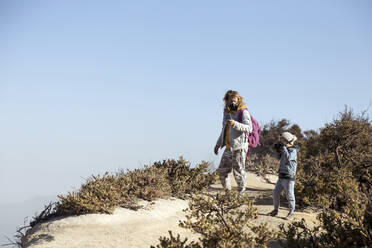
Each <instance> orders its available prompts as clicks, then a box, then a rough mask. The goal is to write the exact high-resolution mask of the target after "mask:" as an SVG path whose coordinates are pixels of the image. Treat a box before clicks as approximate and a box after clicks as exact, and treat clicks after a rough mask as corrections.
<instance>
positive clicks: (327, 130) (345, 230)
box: [284, 109, 372, 247]
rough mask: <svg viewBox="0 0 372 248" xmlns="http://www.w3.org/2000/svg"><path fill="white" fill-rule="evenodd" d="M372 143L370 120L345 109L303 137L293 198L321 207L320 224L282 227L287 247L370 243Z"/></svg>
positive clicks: (294, 224)
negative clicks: (315, 225)
mask: <svg viewBox="0 0 372 248" xmlns="http://www.w3.org/2000/svg"><path fill="white" fill-rule="evenodd" d="M371 144H372V126H371V122H370V120H369V119H368V118H367V117H365V116H364V114H363V113H362V114H360V115H355V114H353V112H352V111H351V110H349V109H345V111H343V112H341V113H340V114H339V117H338V119H335V120H334V121H333V122H331V123H328V124H326V125H325V127H324V128H322V129H321V130H320V132H319V133H309V134H308V136H307V137H306V138H305V139H304V142H303V145H302V152H301V153H300V154H301V155H300V156H299V165H300V166H299V167H298V171H297V180H296V185H295V195H296V200H297V203H298V204H299V205H300V206H301V207H303V206H315V207H320V208H323V209H324V210H323V212H322V213H321V214H320V215H319V220H320V222H321V225H320V226H319V227H316V228H314V229H309V228H308V227H307V226H305V225H304V223H303V222H294V223H293V224H292V225H290V226H289V228H288V229H286V230H285V231H284V233H285V235H286V237H287V239H288V245H289V247H371V246H372V217H371V216H372V204H371V196H372V194H371V191H372V190H371V181H372V179H371V166H372V151H371Z"/></svg>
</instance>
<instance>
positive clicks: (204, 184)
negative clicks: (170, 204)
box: [153, 157, 217, 199]
mask: <svg viewBox="0 0 372 248" xmlns="http://www.w3.org/2000/svg"><path fill="white" fill-rule="evenodd" d="M209 165H210V164H209V163H208V162H205V161H202V162H201V163H200V164H199V165H198V166H197V167H195V168H191V167H190V163H189V162H188V161H186V160H184V159H183V158H182V157H180V158H179V159H178V160H174V159H171V160H163V162H157V163H154V165H153V166H154V167H156V168H159V169H165V170H166V174H167V180H168V182H169V184H170V186H171V189H172V195H173V196H175V197H178V198H181V199H185V198H186V197H188V196H190V195H191V194H192V193H196V192H201V191H203V190H205V189H207V188H208V187H209V185H211V184H212V183H214V182H215V181H216V179H217V177H216V174H215V173H210V172H209V169H208V167H209Z"/></svg>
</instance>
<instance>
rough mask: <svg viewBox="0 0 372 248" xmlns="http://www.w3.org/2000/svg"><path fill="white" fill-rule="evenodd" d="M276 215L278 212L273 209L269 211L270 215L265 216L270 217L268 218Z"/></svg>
mask: <svg viewBox="0 0 372 248" xmlns="http://www.w3.org/2000/svg"><path fill="white" fill-rule="evenodd" d="M277 214H278V210H277V209H274V210H273V211H271V212H270V213H268V214H267V215H270V216H276V215H277Z"/></svg>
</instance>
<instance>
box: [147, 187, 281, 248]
mask: <svg viewBox="0 0 372 248" xmlns="http://www.w3.org/2000/svg"><path fill="white" fill-rule="evenodd" d="M186 211H188V212H189V214H188V215H186V218H187V220H186V221H182V222H180V226H181V227H184V228H188V229H191V230H192V231H194V232H196V233H199V234H200V235H201V238H199V241H197V242H195V241H193V242H191V243H190V244H186V241H187V239H185V240H181V238H180V236H179V235H178V236H177V238H175V237H174V236H173V234H172V233H171V232H170V237H169V238H166V237H161V238H160V244H158V245H157V246H156V247H157V248H161V247H164V248H165V247H180V248H199V247H218V248H230V247H266V243H267V242H268V241H270V240H272V239H274V238H277V237H278V235H279V234H278V233H277V232H275V231H273V230H269V229H268V227H267V224H266V223H265V224H260V225H257V224H254V219H255V218H257V209H256V208H253V201H252V200H250V199H249V198H248V196H247V195H243V196H240V195H238V193H237V192H226V193H225V194H221V193H218V194H216V195H213V194H200V195H194V196H193V197H192V198H191V200H190V202H189V208H188V209H187V210H186ZM152 247H153V248H155V247H154V246H152Z"/></svg>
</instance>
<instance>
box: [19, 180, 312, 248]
mask: <svg viewBox="0 0 372 248" xmlns="http://www.w3.org/2000/svg"><path fill="white" fill-rule="evenodd" d="M230 176H231V175H230ZM231 178H232V177H231ZM270 179H271V181H273V182H275V181H276V178H275V177H274V176H273V177H271V178H270ZM232 185H233V186H234V185H235V186H236V183H235V181H234V180H232ZM246 185H247V194H249V196H250V197H251V198H252V199H255V207H257V210H258V213H259V218H258V219H257V220H256V221H257V222H258V223H262V222H267V223H268V224H269V227H272V228H274V229H278V226H279V224H281V223H284V224H286V225H287V224H288V223H289V221H287V220H284V219H283V217H285V216H286V214H287V212H288V210H287V208H286V206H287V203H286V202H283V203H281V205H282V206H283V207H281V208H280V210H279V215H278V217H271V216H266V214H267V213H268V212H270V211H271V210H272V208H273V206H272V190H273V188H274V186H275V185H274V184H272V183H267V182H265V181H264V180H263V179H262V178H259V177H257V176H256V175H254V174H252V173H247V182H246ZM221 189H222V186H221V185H220V184H214V185H212V187H211V190H212V191H218V190H221ZM142 204H143V205H144V206H145V209H140V210H138V211H133V210H129V209H124V208H117V209H116V210H115V211H114V213H113V214H112V215H108V214H88V215H82V216H74V217H66V218H61V219H57V220H53V221H49V222H46V223H42V224H38V225H36V226H35V227H34V228H32V229H30V230H29V231H28V235H27V237H26V238H25V240H24V241H25V247H30V248H49V247H53V248H62V247H63V248H85V247H90V248H95V247H97V248H98V247H100V248H106V247H107V248H108V247H115V248H119V247H123V248H124V247H125V248H132V247H133V248H134V247H147V248H148V247H150V246H151V245H154V246H155V245H156V244H158V243H159V237H160V236H167V237H168V236H169V235H168V230H172V232H173V233H174V234H177V233H179V234H180V235H181V237H182V238H185V237H187V238H188V240H196V239H197V238H198V236H197V235H196V234H193V233H192V232H191V231H189V230H186V229H183V228H181V227H179V226H178V223H179V221H180V220H184V219H185V213H184V212H183V211H182V210H183V209H185V208H187V201H183V200H180V199H169V200H164V199H159V200H157V201H155V202H154V203H153V204H149V203H148V202H142ZM301 218H304V219H305V220H306V222H307V223H308V224H309V225H310V226H312V225H315V223H316V213H306V212H296V214H295V220H299V219H301ZM270 246H271V247H279V246H278V244H277V243H274V244H271V245H270Z"/></svg>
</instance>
